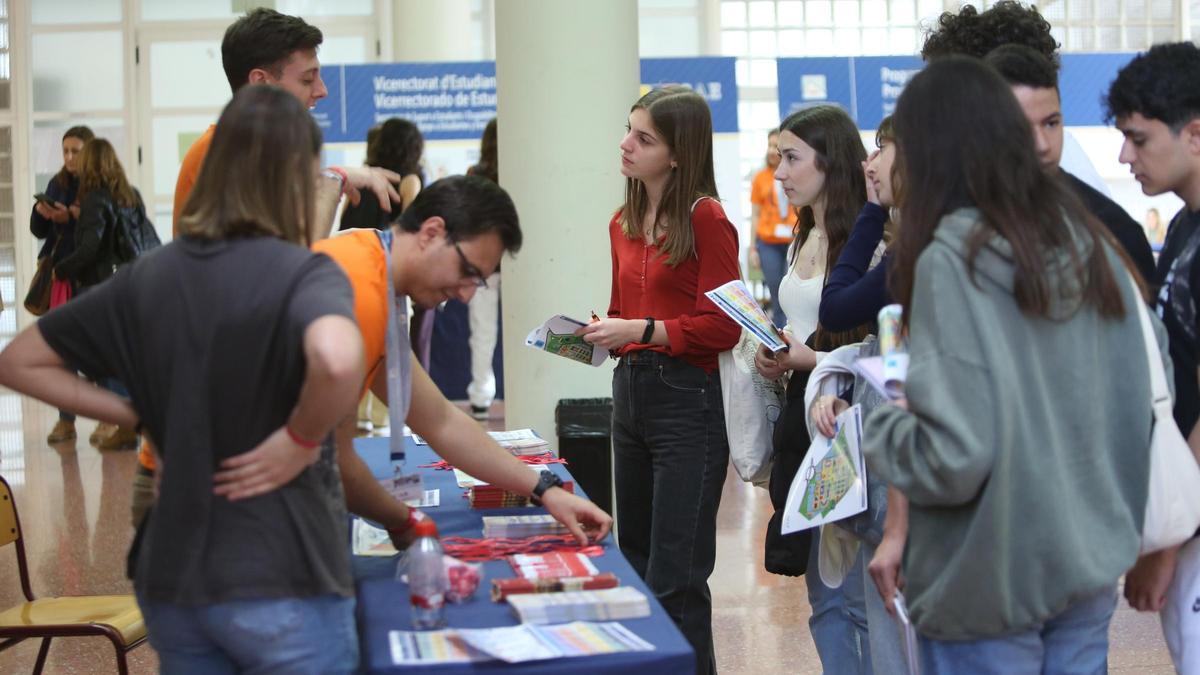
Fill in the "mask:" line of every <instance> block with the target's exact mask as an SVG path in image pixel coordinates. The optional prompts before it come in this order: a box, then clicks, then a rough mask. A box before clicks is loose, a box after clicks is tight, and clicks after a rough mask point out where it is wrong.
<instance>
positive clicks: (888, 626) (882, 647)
mask: <svg viewBox="0 0 1200 675" xmlns="http://www.w3.org/2000/svg"><path fill="white" fill-rule="evenodd" d="M861 545H862V551H861V553H860V554H861V555H862V559H863V570H862V573H863V594H864V595H865V596H866V598H865V599H866V605H867V608H866V611H867V633H868V637H869V638H870V640H869V642H870V645H871V655H870V659H868V660H869V661H870V663H871V670H872V671H873V672H876V673H880V674H882V673H903V672H904V669H905V668H906V667H907V666H906V665H905V660H904V636H903V634H902V633H901V632H900V626H899V624H898V623H897V622H896V619H894V618H893V617H892V615H891V614H888V611H887V609H886V608H885V607H884V606H883V598H882V597H880V595H879V588H878V587H877V586H876V585H875V580H874V579H872V578H871V573H870V572H869V571H868V570H867V565H870V564H871V558H874V557H875V547H874V546H872V545H870V544H868V543H866V542H861Z"/></svg>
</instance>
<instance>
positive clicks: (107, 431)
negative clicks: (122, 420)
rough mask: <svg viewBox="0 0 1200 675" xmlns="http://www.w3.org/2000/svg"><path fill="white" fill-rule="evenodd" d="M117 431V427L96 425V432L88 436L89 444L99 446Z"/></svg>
mask: <svg viewBox="0 0 1200 675" xmlns="http://www.w3.org/2000/svg"><path fill="white" fill-rule="evenodd" d="M116 430H117V425H115V424H109V423H108V422H101V423H99V424H97V425H96V430H95V431H93V432H92V435H91V436H88V443H91V444H92V445H99V444H100V442H101V441H103V440H104V439H106V438H108V437H109V436H111V435H112V433H113V432H114V431H116Z"/></svg>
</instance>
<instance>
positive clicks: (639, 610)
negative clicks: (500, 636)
mask: <svg viewBox="0 0 1200 675" xmlns="http://www.w3.org/2000/svg"><path fill="white" fill-rule="evenodd" d="M508 604H509V605H510V606H511V607H512V608H513V612H515V613H516V615H517V618H518V619H519V620H520V621H521V623H533V624H546V623H566V622H568V621H612V620H617V619H639V618H641V617H644V616H650V602H649V601H648V600H647V599H646V596H645V594H643V593H642V592H641V591H639V590H638V589H636V588H633V587H631V586H620V587H618V588H610V589H606V590H602V591H567V592H564V593H532V594H522V595H510V596H508Z"/></svg>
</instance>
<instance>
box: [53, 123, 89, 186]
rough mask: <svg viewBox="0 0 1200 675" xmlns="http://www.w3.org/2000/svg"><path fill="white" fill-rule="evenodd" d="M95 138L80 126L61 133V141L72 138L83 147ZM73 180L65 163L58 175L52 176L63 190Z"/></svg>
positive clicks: (87, 129) (85, 128) (84, 127)
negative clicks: (82, 144) (78, 141)
mask: <svg viewBox="0 0 1200 675" xmlns="http://www.w3.org/2000/svg"><path fill="white" fill-rule="evenodd" d="M95 137H96V134H94V133H92V130H91V129H90V128H88V127H86V126H84V125H82V124H80V125H78V126H73V127H71V128H70V129H67V130H66V131H65V132H63V136H62V139H63V140H64V141H66V140H67V139H68V138H74V139H78V140H80V141H83V143H84V145H87V142H88V141H90V140H92V139H93V138H95ZM74 179H75V177H74V176H72V175H71V172H70V171H67V165H66V164H65V163H64V164H63V168H61V169H59V170H58V173H56V174H54V182H56V183H58V186H59V187H61V188H62V189H64V190H66V189H68V188H69V187H70V186H71V182H72V181H73V180H74Z"/></svg>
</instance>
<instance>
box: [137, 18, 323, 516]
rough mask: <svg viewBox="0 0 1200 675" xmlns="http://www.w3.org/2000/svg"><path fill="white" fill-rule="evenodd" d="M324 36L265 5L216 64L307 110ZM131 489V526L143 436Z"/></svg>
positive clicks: (147, 489)
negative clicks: (281, 92) (276, 91)
mask: <svg viewBox="0 0 1200 675" xmlns="http://www.w3.org/2000/svg"><path fill="white" fill-rule="evenodd" d="M323 40H324V36H322V34H321V30H320V29H319V28H317V27H316V26H311V25H309V24H308V23H305V21H304V19H301V18H299V17H295V16H288V15H286V14H280V13H279V12H276V11H274V10H270V9H256V10H254V11H252V12H249V13H248V14H246V15H245V16H242V17H241V18H239V19H238V20H237V21H234V22H233V23H232V24H230V26H229V28H227V29H226V30H225V37H224V38H223V39H222V40H221V64H222V66H224V69H225V77H226V78H227V79H228V80H229V88H230V89H232V90H233V93H237V91H238V90H239V89H241V88H242V87H244V86H246V85H247V84H273V85H275V86H278V87H280V88H282V89H284V90H285V91H287V92H288V93H290V94H291V95H292V96H295V97H296V99H297V100H299V101H300V102H301V103H303V104H304V105H306V106H308V107H309V108H311V107H313V106H314V105H316V103H317V101H319V100H321V99H323V98H325V96H327V95H328V94H329V90H328V89H326V88H325V83H324V81H323V80H321V63H320V61H318V60H317V47H319V46H320V45H321V42H322V41H323ZM216 128H217V127H216V125H215V124H213V125H209V127H208V129H207V130H206V131H205V132H204V133H203V134H202V135H201V136H200V137H199V138H197V139H196V140H195V142H193V143H192V145H191V147H189V148H188V151H187V153H186V154H185V155H184V157H183V163H182V164H181V165H180V167H179V177H178V178H177V179H176V181H175V203H174V209H173V210H172V214H173V219H172V221H171V233H172V235H174V234H178V232H179V226H178V223H179V217H180V215H181V214H182V213H183V206H184V204H186V203H187V199H188V197H189V196H190V195H191V193H192V186H193V185H195V183H196V177H197V176H199V175H200V167H201V166H203V165H204V157H205V156H206V155H207V154H208V146H209V145H210V144H211V143H212V137H213V132H214V131H216ZM138 463H139V464H140V466H139V467H138V472H137V475H136V476H135V477H134V487H133V505H132V506H133V514H132V516H133V524H134V526H135V527H136V526H137V525H138V523H140V522H141V519H142V516H144V515H145V513H146V510H147V509H148V508H149V507H150V504H152V503H153V501H154V486H153V480H152V477H153V475H154V453H153V451H152V450H151V448H150V446H149V444H148V443H146V442H145V440H144V439H143V442H142V447H141V450H140V451H139V452H138Z"/></svg>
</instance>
